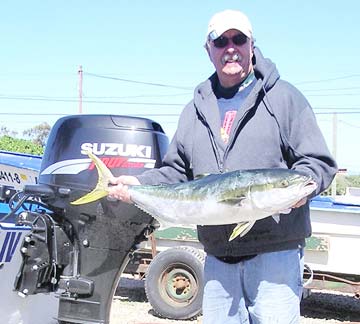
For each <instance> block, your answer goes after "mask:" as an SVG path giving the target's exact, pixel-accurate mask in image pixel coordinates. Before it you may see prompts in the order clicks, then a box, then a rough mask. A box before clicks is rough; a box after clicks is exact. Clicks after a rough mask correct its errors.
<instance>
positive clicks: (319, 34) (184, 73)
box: [0, 0, 360, 172]
mask: <svg viewBox="0 0 360 324" xmlns="http://www.w3.org/2000/svg"><path fill="white" fill-rule="evenodd" d="M223 9H239V10H242V11H243V12H244V13H246V14H247V15H248V17H249V18H250V20H251V22H252V24H253V30H254V36H255V38H256V43H255V44H256V45H257V46H258V47H259V48H260V49H261V50H262V52H263V54H264V55H265V56H266V57H269V58H271V59H272V60H273V61H274V62H275V63H276V65H277V67H278V69H279V72H280V74H281V76H282V78H283V79H286V80H288V81H290V82H291V83H293V84H295V85H296V86H297V87H298V88H299V89H300V90H301V91H302V92H303V93H304V94H305V96H306V97H307V98H308V100H309V102H310V103H311V105H312V106H313V108H314V111H315V113H316V116H317V118H318V122H319V125H320V127H321V129H322V130H323V133H324V136H325V138H326V140H327V143H328V145H329V147H330V149H333V147H334V143H335V141H334V140H333V134H334V127H333V124H334V123H333V120H334V117H333V114H331V113H332V112H337V113H338V114H337V132H336V133H337V140H336V144H337V145H336V148H337V149H336V156H337V160H338V162H339V166H340V167H341V168H347V169H349V170H350V171H358V172H360V154H359V153H358V149H357V144H356V142H357V139H358V138H359V135H360V103H359V100H360V64H359V63H358V60H359V57H360V45H359V43H360V42H359V41H358V32H359V30H360V28H359V27H360V23H359V18H358V17H359V11H360V10H359V9H360V2H359V1H357V0H344V1H342V2H341V3H340V2H338V1H325V0H316V1H315V0H303V1H295V0H277V1H264V0H263V1H260V0H251V1H250V0H249V1H209V0H207V1H205V0H197V1H194V0H183V1H176V2H175V1H156V0H154V1H149V0H148V1H145V0H132V1H121V0H118V1H115V0H114V1H106V0H105V1H92V0H87V1H84V0H76V1H75V0H73V1H70V0H63V1H39V0H34V1H25V0H22V1H9V0H3V1H1V4H0V26H1V33H0V42H1V55H0V58H1V59H0V105H1V109H0V118H1V123H0V126H6V127H7V128H8V129H10V130H15V131H18V132H19V134H20V133H21V132H22V130H24V129H29V128H31V127H34V126H35V125H38V124H40V123H41V122H44V121H46V122H48V123H49V124H50V125H52V124H53V123H54V122H55V121H56V120H57V119H58V118H59V117H61V116H62V115H66V114H76V113H78V111H79V110H78V109H79V105H78V90H79V76H78V69H79V66H80V65H82V67H83V113H91V114H92V113H109V114H125V115H139V116H144V117H148V118H151V119H154V120H156V121H158V122H160V124H161V125H162V126H163V128H164V129H165V131H166V133H167V134H168V135H169V136H170V137H171V136H172V135H173V133H174V130H175V127H176V123H177V119H178V115H179V113H180V111H181V109H182V108H183V106H184V105H185V104H186V103H187V102H188V101H189V100H190V99H191V97H192V91H193V90H192V89H193V88H194V87H195V86H196V85H197V84H198V83H199V82H201V81H203V80H204V79H205V78H207V77H208V76H209V75H210V74H211V73H212V72H213V66H212V64H211V63H210V61H209V59H208V57H207V54H206V52H205V50H204V48H203V43H204V38H205V32H206V28H207V23H208V20H209V19H210V17H211V16H212V15H213V14H214V13H216V12H217V11H220V10H223ZM104 77H105V78H104ZM130 81H138V82H140V83H136V82H130ZM151 84H158V85H159V84H160V85H162V86H157V85H151Z"/></svg>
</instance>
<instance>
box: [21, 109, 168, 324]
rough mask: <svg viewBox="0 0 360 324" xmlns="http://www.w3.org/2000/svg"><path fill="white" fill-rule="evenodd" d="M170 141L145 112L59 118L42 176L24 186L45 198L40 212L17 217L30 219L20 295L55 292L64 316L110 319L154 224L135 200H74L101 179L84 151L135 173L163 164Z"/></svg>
mask: <svg viewBox="0 0 360 324" xmlns="http://www.w3.org/2000/svg"><path fill="white" fill-rule="evenodd" d="M167 146H168V138H167V137H166V135H165V134H164V132H163V130H162V128H161V126H160V125H159V124H157V123H156V122H154V121H151V120H148V119H144V118H134V117H127V116H114V115H75V116H67V117H64V118H61V119H59V120H58V121H57V123H56V124H55V125H54V126H53V128H52V130H51V133H50V136H49V139H48V142H47V145H46V149H45V153H44V155H43V159H42V165H41V171H40V176H39V183H38V184H37V185H27V186H25V188H24V192H25V194H26V195H28V196H32V197H33V199H35V200H39V201H40V202H41V203H40V208H38V209H37V210H36V211H25V212H22V213H20V214H19V217H18V222H19V223H20V224H23V225H27V226H31V231H30V232H29V234H28V235H26V236H25V238H24V240H23V243H22V246H21V248H20V251H21V253H22V259H23V260H22V265H21V268H20V270H19V273H18V275H17V277H16V281H15V289H16V290H17V291H18V292H19V294H22V295H23V296H27V295H31V294H37V293H41V292H51V291H57V292H58V293H59V310H58V318H57V320H58V321H59V322H60V323H87V324H89V323H109V314H110V307H111V303H112V297H113V294H114V291H115V289H116V287H117V285H118V281H119V278H120V275H121V273H122V271H123V270H124V268H125V267H126V265H127V263H128V261H129V258H130V257H131V255H132V253H133V252H134V251H135V250H136V248H137V245H138V244H139V243H140V242H141V241H143V240H145V239H146V237H147V235H148V234H150V233H151V232H152V231H153V230H154V228H155V224H154V223H153V222H154V220H153V218H152V217H151V216H149V215H147V214H145V213H143V212H141V211H140V210H139V209H138V208H136V207H135V206H133V205H129V204H126V203H122V202H120V201H110V200H109V199H107V198H106V197H105V198H102V199H100V200H98V201H95V202H92V203H89V204H85V205H78V206H75V205H72V204H71V202H72V201H75V200H76V199H78V198H79V197H81V196H83V195H85V194H86V193H88V192H90V191H91V190H92V189H94V187H95V186H96V184H97V180H98V173H97V169H96V168H95V166H94V163H93V162H92V161H91V160H90V159H89V157H88V155H87V152H88V151H89V150H90V151H91V152H92V153H93V154H95V155H97V156H98V157H99V158H100V159H101V160H102V161H103V162H104V163H105V164H106V165H107V166H108V168H109V169H110V170H111V171H112V173H113V174H114V175H115V176H118V175H121V174H125V175H136V174H140V173H142V172H144V171H145V170H148V169H151V168H154V167H155V168H156V167H159V166H160V164H161V160H162V158H163V156H164V154H165V151H166V149H167ZM44 307H46V305H44Z"/></svg>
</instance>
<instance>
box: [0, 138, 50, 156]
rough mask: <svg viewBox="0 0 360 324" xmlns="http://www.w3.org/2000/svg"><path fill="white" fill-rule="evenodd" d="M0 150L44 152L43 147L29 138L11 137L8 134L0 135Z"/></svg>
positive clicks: (31, 152) (38, 153)
mask: <svg viewBox="0 0 360 324" xmlns="http://www.w3.org/2000/svg"><path fill="white" fill-rule="evenodd" d="M0 150H4V151H11V152H18V153H28V154H34V155H42V154H43V153H44V147H43V146H42V145H38V144H36V143H33V142H32V141H30V140H25V139H18V138H13V137H11V136H8V135H3V136H1V137H0Z"/></svg>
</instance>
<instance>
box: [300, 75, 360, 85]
mask: <svg viewBox="0 0 360 324" xmlns="http://www.w3.org/2000/svg"><path fill="white" fill-rule="evenodd" d="M358 77H360V74H350V75H345V76H341V77H336V78H329V79H323V80H314V81H302V82H296V83H294V84H295V85H300V84H310V83H321V82H329V81H337V80H344V79H352V78H358Z"/></svg>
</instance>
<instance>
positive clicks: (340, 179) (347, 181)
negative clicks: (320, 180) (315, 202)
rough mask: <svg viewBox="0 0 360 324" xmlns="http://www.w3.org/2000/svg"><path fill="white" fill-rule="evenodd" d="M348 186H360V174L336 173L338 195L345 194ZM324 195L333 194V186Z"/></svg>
mask: <svg viewBox="0 0 360 324" xmlns="http://www.w3.org/2000/svg"><path fill="white" fill-rule="evenodd" d="M347 187H360V175H349V176H347V175H345V174H338V175H336V195H345V193H346V188H347ZM322 195H324V196H329V195H331V186H330V187H329V188H328V189H326V190H325V191H324V192H323V193H322Z"/></svg>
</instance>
